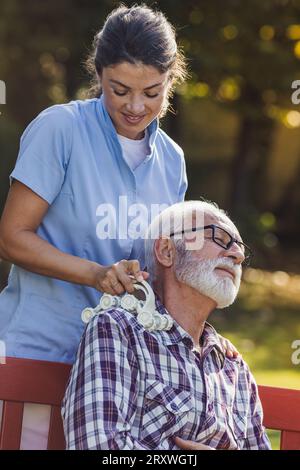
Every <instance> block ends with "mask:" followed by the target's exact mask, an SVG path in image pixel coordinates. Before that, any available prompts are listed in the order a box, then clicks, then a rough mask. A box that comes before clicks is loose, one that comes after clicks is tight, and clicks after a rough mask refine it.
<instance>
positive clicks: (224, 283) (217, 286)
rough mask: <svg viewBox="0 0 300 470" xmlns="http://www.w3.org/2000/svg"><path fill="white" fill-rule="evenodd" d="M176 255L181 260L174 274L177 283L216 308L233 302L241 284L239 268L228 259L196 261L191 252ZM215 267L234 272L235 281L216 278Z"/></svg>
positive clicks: (226, 278) (227, 278)
mask: <svg viewBox="0 0 300 470" xmlns="http://www.w3.org/2000/svg"><path fill="white" fill-rule="evenodd" d="M178 255H179V258H181V259H180V260H178V261H179V262H177V264H176V270H175V272H176V276H177V279H178V280H179V281H181V282H183V283H184V284H187V285H188V286H190V287H193V288H194V289H196V290H197V291H198V292H200V294H202V295H205V296H206V297H209V298H210V299H212V300H214V301H215V302H216V303H217V308H225V307H228V306H229V305H231V304H232V303H233V302H234V301H235V299H236V296H237V294H238V291H239V288H240V283H241V266H237V265H235V264H234V263H233V262H232V261H231V259H229V258H218V259H212V260H205V259H197V258H195V255H194V254H193V251H192V250H189V251H185V253H184V254H180V253H178ZM217 266H224V267H225V266H227V267H229V268H230V269H231V270H233V271H234V273H235V279H232V278H231V277H230V278H229V277H228V276H226V277H221V276H218V275H217V274H216V272H215V271H214V270H215V268H216V267H217Z"/></svg>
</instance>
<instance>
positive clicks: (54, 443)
mask: <svg viewBox="0 0 300 470" xmlns="http://www.w3.org/2000/svg"><path fill="white" fill-rule="evenodd" d="M65 447H66V443H65V437H64V428H63V423H62V418H61V408H60V406H52V409H51V417H50V426H49V435H48V446H47V449H48V450H63V449H65Z"/></svg>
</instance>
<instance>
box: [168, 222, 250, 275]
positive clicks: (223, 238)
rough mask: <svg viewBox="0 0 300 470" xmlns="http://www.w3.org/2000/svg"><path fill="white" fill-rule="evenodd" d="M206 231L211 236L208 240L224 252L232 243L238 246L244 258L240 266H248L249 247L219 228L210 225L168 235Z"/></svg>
mask: <svg viewBox="0 0 300 470" xmlns="http://www.w3.org/2000/svg"><path fill="white" fill-rule="evenodd" d="M206 229H210V230H211V236H210V237H209V238H210V239H211V240H213V241H214V242H215V243H216V244H217V245H219V246H221V247H222V248H224V249H225V250H229V249H230V248H231V247H232V245H233V244H234V243H236V244H237V245H238V246H240V247H241V248H242V250H243V254H244V257H245V259H244V261H243V263H242V264H243V265H244V266H249V264H250V261H251V259H252V257H253V252H252V250H251V249H250V248H249V246H247V245H246V244H245V243H243V242H241V241H240V240H237V239H236V238H234V237H233V236H232V235H231V234H230V233H229V232H227V231H226V230H224V229H223V228H222V227H219V226H218V225H215V224H211V225H205V226H204V227H193V228H190V229H187V230H182V231H181V232H173V233H171V234H170V237H173V236H174V235H183V234H184V233H189V232H196V231H197V230H206Z"/></svg>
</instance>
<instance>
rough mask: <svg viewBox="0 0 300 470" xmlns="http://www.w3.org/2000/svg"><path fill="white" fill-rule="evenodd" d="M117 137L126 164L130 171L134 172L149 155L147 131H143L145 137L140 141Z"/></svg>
mask: <svg viewBox="0 0 300 470" xmlns="http://www.w3.org/2000/svg"><path fill="white" fill-rule="evenodd" d="M117 135H118V139H119V142H120V145H121V147H122V152H123V155H124V158H125V160H126V162H127V164H128V165H129V167H130V168H131V170H135V169H136V168H137V167H138V166H139V164H140V163H141V162H142V161H143V160H144V159H145V158H146V156H147V155H148V154H149V145H148V143H149V133H148V130H147V129H146V130H145V135H144V137H143V138H142V139H140V140H133V139H128V138H127V137H124V136H123V135H119V134H117Z"/></svg>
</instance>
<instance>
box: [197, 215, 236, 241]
mask: <svg viewBox="0 0 300 470" xmlns="http://www.w3.org/2000/svg"><path fill="white" fill-rule="evenodd" d="M203 221H204V225H211V224H215V225H218V226H219V227H222V228H223V229H224V230H227V232H229V233H230V234H231V235H233V236H234V237H236V238H239V239H241V235H240V233H239V231H238V229H237V228H236V226H235V225H234V223H233V222H232V221H231V220H230V219H229V218H228V217H227V216H226V215H225V214H224V215H222V214H220V215H216V214H212V213H209V212H206V213H205V214H204V218H203Z"/></svg>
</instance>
